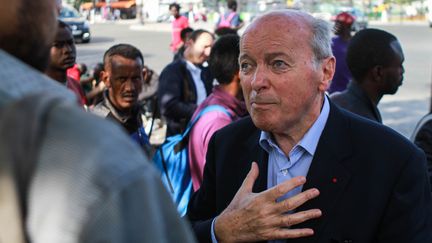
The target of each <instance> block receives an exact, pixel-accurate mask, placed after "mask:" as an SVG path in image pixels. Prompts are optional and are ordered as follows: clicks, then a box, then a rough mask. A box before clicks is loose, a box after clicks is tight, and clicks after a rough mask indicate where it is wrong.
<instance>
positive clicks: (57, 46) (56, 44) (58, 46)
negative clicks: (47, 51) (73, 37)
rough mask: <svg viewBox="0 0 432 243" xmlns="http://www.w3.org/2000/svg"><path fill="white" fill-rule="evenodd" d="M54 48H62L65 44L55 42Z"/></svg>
mask: <svg viewBox="0 0 432 243" xmlns="http://www.w3.org/2000/svg"><path fill="white" fill-rule="evenodd" d="M53 47H55V48H62V47H63V43H60V42H54V44H53Z"/></svg>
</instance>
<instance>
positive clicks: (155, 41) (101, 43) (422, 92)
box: [77, 21, 432, 137]
mask: <svg viewBox="0 0 432 243" xmlns="http://www.w3.org/2000/svg"><path fill="white" fill-rule="evenodd" d="M91 27H92V28H91V31H92V36H93V39H92V40H91V42H90V43H89V44H78V48H77V50H78V60H77V61H78V62H84V63H86V64H88V65H89V67H92V66H93V65H94V64H95V63H97V62H100V61H102V55H103V53H104V51H105V50H106V49H107V48H109V47H110V46H112V45H113V44H116V43H130V44H132V45H135V46H137V47H138V48H139V49H140V50H141V51H142V52H143V55H144V58H145V63H146V65H149V66H150V67H151V68H153V69H154V70H156V71H157V72H160V71H161V70H162V69H163V67H164V66H165V65H166V64H167V63H169V62H170V61H171V59H172V54H171V53H170V51H169V48H168V46H169V42H170V38H171V34H170V26H169V24H153V23H150V24H145V25H144V26H140V25H138V24H136V23H135V22H133V21H130V22H122V23H103V24H95V25H92V26H91ZM193 27H195V28H196V27H206V28H211V27H212V26H211V25H209V24H207V25H200V26H193ZM370 27H375V28H382V29H384V30H387V31H389V32H391V33H393V34H394V35H396V36H397V37H398V38H399V40H400V42H401V44H402V48H403V49H404V52H405V79H404V82H403V86H402V87H401V88H400V89H399V91H398V93H396V95H393V96H385V97H384V98H383V100H382V101H381V104H380V107H379V108H380V110H381V112H382V116H383V120H384V123H385V124H386V125H389V126H390V127H392V128H394V129H395V130H397V131H398V132H400V133H402V134H403V135H405V136H407V137H409V136H410V135H411V132H412V130H413V129H414V126H415V124H416V122H417V121H418V120H419V119H420V118H421V117H422V116H423V115H424V114H425V113H426V112H427V111H428V110H429V97H430V93H431V77H432V75H431V71H432V69H431V67H432V65H431V64H432V44H431V43H432V29H431V28H429V27H428V26H427V24H426V23H425V24H401V25H400V24H398V25H394V24H392V25H371V26H370Z"/></svg>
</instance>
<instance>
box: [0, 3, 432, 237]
mask: <svg viewBox="0 0 432 243" xmlns="http://www.w3.org/2000/svg"><path fill="white" fill-rule="evenodd" d="M0 3H2V6H4V7H3V8H1V9H0V14H2V16H3V18H2V20H1V21H0V63H1V64H3V69H2V70H0V79H1V82H0V131H1V132H2V137H1V138H0V179H1V180H0V194H1V195H2V197H1V198H0V228H2V229H3V230H2V231H1V232H0V242H17V243H21V242H44V243H50V242H195V241H198V242H256V241H268V242H275V243H276V242H286V240H288V239H289V240H290V241H289V242H371V243H372V242H410V243H417V242H418V243H424V242H432V193H431V184H432V160H431V158H432V154H431V151H432V148H431V146H430V145H431V144H432V129H431V127H432V126H431V124H432V123H431V122H429V121H424V122H423V123H422V126H421V127H419V132H418V134H416V135H415V136H414V139H413V140H415V141H414V143H413V142H411V141H409V140H407V139H406V138H404V137H403V136H401V135H400V134H398V133H397V132H396V131H393V130H392V129H390V128H388V127H386V126H385V125H383V124H382V118H381V115H380V112H379V110H378V108H377V106H378V103H379V101H380V99H381V98H382V97H383V96H384V95H386V94H395V93H396V92H397V90H398V88H399V86H400V85H402V80H403V74H404V67H403V62H404V54H403V48H402V45H401V44H400V43H399V41H398V39H397V37H396V36H394V35H392V34H391V33H388V32H386V31H384V30H379V29H364V30H361V31H359V32H357V33H355V34H354V35H353V36H352V32H351V24H352V23H353V21H354V19H353V17H352V16H350V15H349V14H348V13H342V14H340V15H338V17H337V18H336V25H335V28H334V31H335V37H333V38H332V35H331V30H330V27H329V24H328V23H326V22H325V21H323V20H320V19H316V18H314V17H312V16H311V15H309V14H307V13H305V12H302V11H299V10H280V11H272V12H269V13H266V14H263V15H262V16H259V17H257V18H256V19H255V20H254V21H253V22H252V23H250V25H248V26H247V27H246V29H245V31H244V33H243V35H242V36H241V37H240V36H239V35H237V30H238V29H240V28H242V27H243V22H242V21H241V19H240V17H239V15H238V13H237V12H236V9H237V2H236V1H233V0H230V1H227V6H228V9H229V11H228V12H226V13H224V14H222V15H221V17H220V19H219V21H218V22H217V24H216V26H215V29H214V30H204V29H196V30H193V29H191V28H190V27H189V26H188V24H187V23H188V22H187V20H184V18H183V17H182V16H181V15H180V14H179V11H180V6H179V5H178V4H176V3H173V4H171V5H170V6H169V9H170V11H171V13H172V15H173V16H174V18H175V20H174V22H173V33H172V42H171V45H170V48H171V50H172V51H173V56H174V58H173V61H172V62H171V63H169V64H167V65H166V67H165V68H164V69H163V70H162V72H161V73H160V75H158V74H156V73H154V71H153V70H151V68H149V67H148V64H147V63H145V59H144V56H143V54H142V53H141V51H140V50H139V49H138V48H136V47H134V46H132V45H130V44H127V43H122V44H115V45H113V46H112V47H110V48H109V49H108V50H106V52H105V53H104V55H103V57H101V60H102V62H101V63H98V64H97V65H96V66H95V67H94V68H93V69H92V71H90V72H89V70H88V68H87V66H86V65H85V64H78V63H76V55H77V54H76V47H75V43H74V40H73V36H72V30H71V28H70V27H69V26H68V25H67V24H65V23H64V22H62V21H61V20H58V19H56V11H55V9H56V8H57V11H58V6H60V5H61V1H58V0H57V1H55V0H41V1H37V2H35V1H27V0H18V1H13V2H10V1H6V0H0ZM23 6H25V8H24V7H23ZM29 9H32V11H30V10H29ZM17 27H20V28H17ZM22 28H24V29H22ZM148 90H151V95H150V96H149V95H144V94H143V92H146V91H148ZM146 102H147V103H146ZM148 102H150V105H149V103H148ZM212 106H213V107H214V106H218V107H220V109H215V110H211V111H209V112H206V113H204V114H203V113H202V111H203V110H206V109H207V108H208V107H212ZM149 112H151V113H152V115H151V116H152V120H153V121H154V119H155V118H156V117H158V118H160V119H162V120H164V121H165V122H166V124H167V132H166V137H169V136H175V135H177V134H182V133H184V132H185V129H186V128H187V127H188V125H190V122H191V120H194V121H195V120H196V122H195V123H194V124H193V127H192V129H191V130H190V133H189V134H188V136H187V139H186V140H184V141H186V142H187V143H186V145H183V146H184V147H186V148H187V160H188V164H189V170H190V180H191V181H192V185H193V194H192V195H191V196H190V201H189V204H188V206H187V213H186V216H185V217H180V215H179V214H178V212H177V210H176V207H175V206H176V205H175V204H176V202H175V201H174V202H173V201H172V199H171V197H170V193H169V188H166V185H164V184H163V183H162V182H161V180H160V175H161V171H157V170H156V169H155V168H154V166H153V165H152V161H151V158H152V156H153V155H154V153H155V151H156V150H157V149H158V145H155V144H154V143H151V142H150V141H151V136H152V132H153V124H152V125H151V126H150V129H148V126H147V125H148V124H145V121H143V116H144V115H145V114H147V113H149ZM416 145H417V146H416ZM22 151H25V152H24V153H23V152H22ZM425 153H426V155H427V156H425ZM162 156H163V155H162ZM166 169H167V168H165V170H166ZM171 189H172V188H171Z"/></svg>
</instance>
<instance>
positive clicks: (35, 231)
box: [0, 0, 194, 243]
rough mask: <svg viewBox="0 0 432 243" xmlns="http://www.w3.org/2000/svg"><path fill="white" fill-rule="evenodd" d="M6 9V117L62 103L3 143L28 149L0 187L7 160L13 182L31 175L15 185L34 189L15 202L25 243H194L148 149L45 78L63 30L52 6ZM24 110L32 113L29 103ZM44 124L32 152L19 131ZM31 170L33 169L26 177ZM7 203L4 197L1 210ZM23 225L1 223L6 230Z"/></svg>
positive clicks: (50, 1)
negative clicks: (44, 103)
mask: <svg viewBox="0 0 432 243" xmlns="http://www.w3.org/2000/svg"><path fill="white" fill-rule="evenodd" d="M0 5H1V6H2V7H1V8H0V16H2V18H1V21H0V65H1V67H2V68H1V69H0V101H1V102H0V108H1V110H3V109H6V108H10V107H11V106H10V104H16V101H18V100H20V101H22V98H23V97H26V96H29V95H32V94H33V95H36V94H38V95H39V99H37V98H35V101H36V102H35V103H37V101H40V97H46V96H47V95H55V96H56V97H57V100H56V101H57V102H56V103H55V106H53V107H52V110H50V112H49V113H48V114H49V116H46V117H45V118H46V120H43V122H41V121H35V120H24V119H18V120H17V123H16V124H13V125H12V126H10V127H9V129H8V131H12V135H13V136H12V138H13V139H10V140H7V138H8V137H7V136H5V135H7V133H2V136H0V144H1V146H0V148H1V153H0V154H1V157H2V158H4V156H6V157H7V155H8V154H12V153H13V152H14V151H15V152H16V151H25V152H21V153H19V154H18V155H20V156H18V157H17V156H12V160H11V161H8V160H3V159H0V171H1V172H2V173H1V175H2V177H1V179H2V180H1V183H0V185H5V181H4V180H3V178H4V177H3V176H4V175H5V174H4V172H5V170H4V168H5V167H6V166H3V165H4V164H5V163H7V162H11V163H13V166H14V167H13V168H14V169H15V170H16V171H14V172H16V173H11V174H12V175H13V176H14V177H15V176H16V177H18V175H32V176H31V177H29V176H28V177H25V178H14V179H16V181H19V180H20V179H22V180H25V181H27V182H28V183H29V186H28V188H27V189H25V188H23V190H22V191H21V190H20V192H23V193H22V195H25V198H27V199H28V200H25V201H24V199H25V198H21V199H22V200H23V201H22V202H21V203H20V204H19V206H20V205H23V207H21V208H20V209H21V211H22V214H23V216H24V218H25V222H24V223H23V224H20V225H19V226H25V227H23V228H25V230H24V231H25V233H26V235H27V236H28V238H27V239H28V242H35V243H38V242H44V243H51V242H69V243H72V242H112V243H114V242H119V243H120V242H193V241H194V239H193V236H192V235H191V233H189V229H188V227H187V225H186V224H184V222H183V221H182V220H181V219H180V218H179V216H178V214H177V213H176V210H175V208H174V205H172V203H171V202H170V198H169V194H168V193H167V192H166V191H165V189H164V188H163V185H162V183H161V182H160V180H159V176H158V175H157V173H156V172H155V170H154V169H153V167H152V166H151V165H150V163H148V159H147V158H146V157H145V156H144V154H143V153H142V151H141V150H140V149H139V148H137V146H136V145H135V144H133V142H132V141H130V139H129V138H128V137H127V136H125V135H124V134H123V133H122V132H121V130H120V129H119V128H118V126H114V125H113V124H112V123H109V122H107V121H104V120H103V119H100V118H98V117H95V116H93V115H91V114H88V113H85V112H84V111H83V110H82V109H80V108H78V107H76V104H75V102H76V98H75V97H74V95H73V94H71V93H70V91H68V90H67V89H66V88H65V87H64V86H62V85H60V84H59V83H58V82H56V81H53V80H52V79H50V78H48V77H47V76H45V75H43V74H42V73H41V71H43V70H45V69H46V67H47V65H48V61H49V53H50V48H51V46H52V43H53V41H54V38H55V35H56V32H57V26H58V23H57V21H56V18H57V16H56V11H55V0H40V1H30V0H16V1H8V0H0ZM57 104H58V105H57ZM25 108H27V109H26V110H30V111H33V108H34V107H33V104H31V103H30V104H28V103H27V106H26V107H25ZM3 111H4V110H3ZM20 112H21V113H20ZM27 115H28V114H26V113H24V114H23V112H22V110H12V111H11V112H10V113H8V115H7V116H0V124H3V125H4V124H5V123H3V121H5V120H4V119H6V121H7V119H8V118H9V117H11V116H14V117H16V116H21V117H22V116H23V117H26V116H27ZM40 116H42V114H41V115H40ZM38 122H41V124H39V125H41V126H43V133H42V134H40V137H39V143H38V144H36V146H34V147H30V146H28V144H29V143H28V142H27V141H28V140H34V139H35V138H34V137H33V136H32V135H34V134H22V133H23V132H22V130H24V131H25V130H26V129H25V128H28V127H29V126H35V125H37V124H38ZM27 130H28V129H27ZM2 131H4V130H2ZM20 139H21V140H20ZM16 141H19V142H20V141H25V142H21V143H17V142H16ZM13 145H15V146H13ZM15 155H16V154H15ZM31 155H33V156H31ZM9 158H11V157H9ZM20 158H26V160H24V161H23V160H22V159H21V160H19V159H20ZM15 162H25V164H21V165H20V164H16V163H15ZM22 165H24V166H22ZM21 166H22V167H21ZM31 167H34V171H28V170H27V171H26V170H24V171H21V170H20V169H21V168H24V169H25V168H31ZM21 172H23V173H21ZM4 200H5V197H4V194H2V197H1V198H0V207H2V206H3V202H4ZM24 206H26V207H24ZM1 209H4V208H3V207H2V208H1ZM0 211H2V210H0ZM3 212H4V210H3ZM17 220H18V217H16V218H7V217H0V221H2V222H3V223H5V224H2V226H3V225H11V224H12V223H13V222H16V221H17ZM9 229H10V227H9V228H7V229H6V228H5V227H2V231H1V233H0V241H2V242H18V241H15V240H3V239H4V238H3V237H4V236H5V235H6V234H9V233H13V231H12V230H9Z"/></svg>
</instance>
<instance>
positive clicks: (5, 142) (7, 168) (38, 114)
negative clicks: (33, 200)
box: [0, 94, 62, 242]
mask: <svg viewBox="0 0 432 243" xmlns="http://www.w3.org/2000/svg"><path fill="white" fill-rule="evenodd" d="M61 101H62V98H60V97H56V96H53V95H49V94H38V95H30V96H27V97H25V98H22V99H20V100H18V101H12V102H10V103H8V104H6V105H4V106H3V107H2V108H1V112H0V114H1V115H0V117H1V119H0V133H1V139H0V171H1V172H2V174H1V176H0V180H1V183H0V184H2V185H1V188H2V194H1V195H2V199H0V208H1V209H0V211H1V213H2V215H1V216H0V225H2V226H3V225H6V226H8V227H7V228H8V229H10V234H9V233H8V236H6V235H2V236H1V237H14V239H17V240H12V241H10V240H5V241H4V240H3V238H0V239H1V242H29V239H28V237H27V234H26V232H25V220H26V216H27V194H28V188H29V184H30V182H31V179H32V176H33V172H34V169H35V167H36V163H37V157H38V154H39V153H38V152H39V148H40V146H41V143H42V138H43V135H44V134H45V125H46V123H47V118H48V115H49V113H50V111H51V110H52V108H53V107H54V106H56V105H58V104H59V103H61ZM4 182H5V183H4ZM3 192H5V193H6V192H8V193H9V194H10V197H11V198H10V199H8V200H3V199H7V198H8V197H9V196H4V197H3V195H4V194H3ZM13 198H15V199H13ZM13 202H15V205H10V203H13ZM8 204H9V205H8ZM6 208H9V209H11V210H13V211H12V212H14V214H4V213H5V212H4V210H3V209H6ZM12 208H14V209H12ZM3 216H4V217H3ZM10 222H15V223H12V224H11V223H10ZM17 227H18V228H17ZM19 235H21V239H18V237H19ZM9 239H13V238H9Z"/></svg>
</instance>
